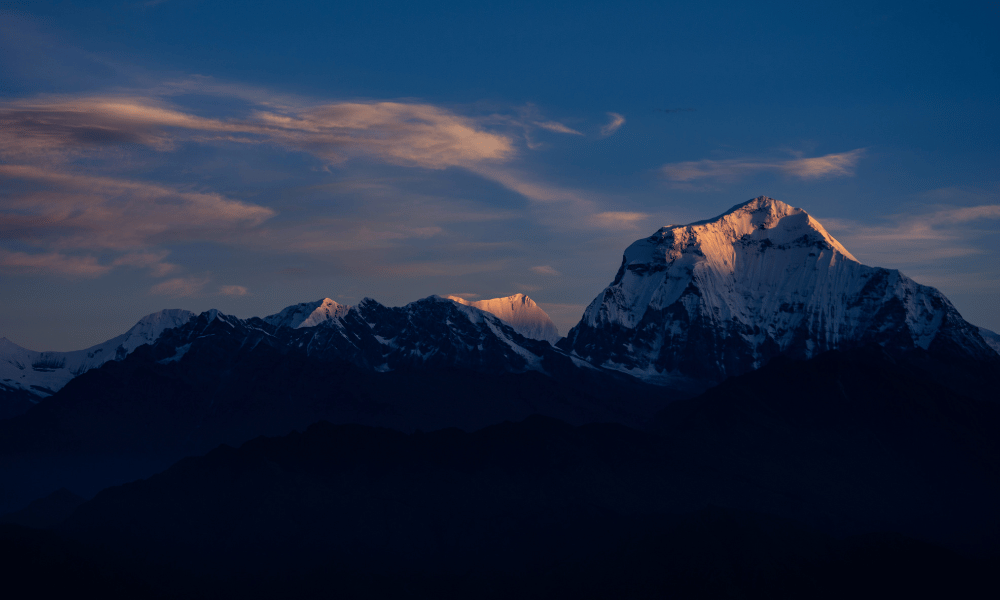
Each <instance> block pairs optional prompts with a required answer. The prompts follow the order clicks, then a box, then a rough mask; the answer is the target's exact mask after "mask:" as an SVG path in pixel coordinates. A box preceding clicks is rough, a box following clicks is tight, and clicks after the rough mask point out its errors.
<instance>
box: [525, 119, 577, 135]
mask: <svg viewBox="0 0 1000 600" xmlns="http://www.w3.org/2000/svg"><path fill="white" fill-rule="evenodd" d="M534 124H535V125H536V126H537V127H541V128H542V129H547V130H549V131H554V132H556V133H569V134H573V135H583V134H582V133H581V132H579V131H577V130H575V129H570V128H569V127H566V126H565V125H563V124H562V123H559V122H557V121H534Z"/></svg>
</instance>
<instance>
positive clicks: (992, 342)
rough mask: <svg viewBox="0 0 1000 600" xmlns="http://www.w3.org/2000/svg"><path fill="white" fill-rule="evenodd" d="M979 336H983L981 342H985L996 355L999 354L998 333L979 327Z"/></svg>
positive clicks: (999, 338)
mask: <svg viewBox="0 0 1000 600" xmlns="http://www.w3.org/2000/svg"><path fill="white" fill-rule="evenodd" d="M979 335H981V336H983V341H985V342H986V343H987V344H988V345H989V347H990V348H993V349H994V350H995V351H996V353H997V354H1000V333H997V332H995V331H990V330H989V329H986V328H985V327H980V328H979Z"/></svg>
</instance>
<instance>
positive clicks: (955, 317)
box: [559, 196, 996, 381]
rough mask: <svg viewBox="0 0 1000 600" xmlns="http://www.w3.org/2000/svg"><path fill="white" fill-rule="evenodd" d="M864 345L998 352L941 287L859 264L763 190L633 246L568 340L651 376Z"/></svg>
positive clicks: (710, 374)
mask: <svg viewBox="0 0 1000 600" xmlns="http://www.w3.org/2000/svg"><path fill="white" fill-rule="evenodd" d="M867 343H877V344H880V345H882V346H884V347H889V348H893V349H901V350H906V349H914V348H922V349H924V350H931V351H936V350H943V351H947V352H958V353H959V354H961V355H963V356H968V357H971V358H975V359H982V360H993V359H995V357H996V353H995V352H993V350H992V349H991V348H990V347H989V346H988V345H987V343H986V342H985V341H984V340H983V338H982V337H981V335H980V334H979V332H978V330H977V328H976V327H974V326H972V325H970V324H969V323H967V322H966V321H965V320H964V319H962V317H961V316H960V315H959V313H958V311H956V310H955V308H954V307H953V306H952V304H951V302H949V301H948V299H947V298H945V297H944V296H943V295H942V294H941V293H940V292H939V291H937V290H936V289H934V288H932V287H928V286H924V285H920V284H918V283H916V282H914V281H913V280H911V279H909V278H908V277H906V276H905V275H903V274H902V273H900V272H899V271H897V270H890V269H883V268H878V267H869V266H865V265H863V264H861V263H860V262H858V260H857V259H856V258H854V256H852V255H851V253H850V252H848V251H847V249H846V248H844V247H843V246H842V245H841V244H840V243H839V242H838V241H837V240H835V239H834V238H833V237H832V236H831V235H830V234H829V233H827V232H826V230H825V229H824V228H823V226H822V225H820V224H819V223H818V222H817V221H816V220H815V219H813V218H812V217H810V216H809V215H808V214H806V212H805V211H803V210H801V209H798V208H793V207H791V206H789V205H788V204H785V203H784V202H780V201H778V200H774V199H772V198H767V197H764V196H761V197H758V198H754V199H753V200H750V201H748V202H745V203H743V204H739V205H737V206H735V207H733V208H732V209H731V210H729V211H728V212H726V213H725V214H723V215H720V216H718V217H716V218H714V219H710V220H707V221H700V222H697V223H692V224H690V225H669V226H667V227H663V228H661V229H660V230H659V231H657V232H656V233H654V234H653V235H652V236H650V237H648V238H645V239H641V240H638V241H636V242H635V243H633V244H632V245H631V246H629V247H628V248H627V249H626V250H625V255H624V257H623V259H622V265H621V268H620V269H619V270H618V273H617V275H616V276H615V279H614V281H613V282H612V283H611V285H609V286H608V287H607V288H606V289H605V290H604V291H603V292H602V293H601V294H600V295H599V296H597V298H595V299H594V301H593V302H591V304H590V305H589V307H588V308H587V310H586V312H585V313H584V316H583V319H582V320H581V321H580V323H579V324H578V325H577V326H576V327H574V328H573V329H572V330H570V332H569V334H568V335H567V337H566V338H565V339H563V340H562V341H561V342H560V343H559V346H560V347H561V348H563V349H565V350H567V351H571V352H573V353H574V354H575V355H577V356H579V357H581V358H583V359H585V360H587V361H589V362H591V363H593V364H595V365H601V366H604V367H608V368H614V369H618V370H621V371H624V372H627V373H631V374H633V375H637V376H640V377H643V378H646V379H650V380H654V379H657V378H669V377H670V376H678V375H679V376H688V377H695V378H702V379H706V378H707V379H712V380H716V381H718V380H721V379H724V378H725V377H727V376H731V375H737V374H740V373H745V372H748V371H750V370H753V369H756V368H758V367H760V366H762V365H763V364H764V363H766V362H767V361H768V360H769V359H770V358H772V357H774V356H777V355H785V356H789V357H796V358H808V357H812V356H815V355H816V354H818V353H820V352H823V351H825V350H829V349H833V348H848V347H851V346H857V345H863V344H867Z"/></svg>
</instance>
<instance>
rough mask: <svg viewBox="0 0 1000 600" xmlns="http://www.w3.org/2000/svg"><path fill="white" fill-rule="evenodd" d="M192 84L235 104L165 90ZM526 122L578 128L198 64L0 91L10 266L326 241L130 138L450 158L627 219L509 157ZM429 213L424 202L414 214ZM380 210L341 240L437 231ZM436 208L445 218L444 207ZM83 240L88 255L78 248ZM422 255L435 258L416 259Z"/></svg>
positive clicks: (178, 283) (168, 288)
mask: <svg viewBox="0 0 1000 600" xmlns="http://www.w3.org/2000/svg"><path fill="white" fill-rule="evenodd" d="M199 91H201V92H204V93H207V94H209V95H217V96H220V98H221V99H222V100H225V99H226V98H229V99H232V100H238V102H235V103H234V107H235V106H239V107H242V108H239V109H237V108H233V114H232V116H231V117H212V118H209V117H205V116H199V115H196V114H191V113H190V111H186V110H185V109H183V108H180V107H178V106H176V105H174V104H172V103H171V102H169V99H170V97H171V96H177V95H179V96H183V95H184V94H190V93H196V92H199ZM247 106H249V108H247ZM609 115H610V116H611V117H612V120H611V122H610V123H609V124H608V125H607V126H605V128H604V129H602V132H604V133H605V134H606V135H610V134H611V133H614V131H615V130H617V128H619V127H620V126H621V124H622V123H624V118H623V117H621V115H618V114H616V113H610V114H609ZM532 126H533V127H535V128H538V129H545V130H548V131H553V132H557V133H562V134H571V135H580V132H579V131H576V130H574V129H571V128H569V127H567V126H566V125H564V124H562V123H559V122H557V121H552V120H544V119H538V118H537V117H535V118H534V119H530V118H529V119H527V120H525V119H511V118H508V117H503V116H497V115H491V116H489V117H479V118H477V117H470V116H463V115H460V114H458V113H456V112H454V111H452V110H449V109H446V108H442V107H439V106H434V105H430V104H421V103H406V102H374V101H373V102H330V103H321V104H307V103H303V102H301V101H299V100H297V99H294V98H288V97H279V96H271V97H269V96H268V95H267V93H266V92H263V91H260V90H258V91H256V92H254V93H253V94H250V95H246V94H242V93H240V94H237V93H236V92H234V91H233V88H232V87H231V86H224V85H223V86H219V85H217V84H215V83H214V82H212V81H208V80H203V79H198V78H194V79H191V80H189V81H187V82H184V83H183V84H169V85H167V84H164V85H162V86H160V87H159V88H153V89H150V90H146V92H145V93H133V94H131V95H120V96H94V95H91V96H49V97H44V98H35V99H20V100H18V99H15V100H7V101H3V102H0V160H2V161H3V164H0V181H2V182H3V184H4V186H5V187H6V193H5V196H4V201H3V205H2V206H0V234H2V235H3V237H4V239H6V240H11V241H14V242H16V243H20V244H22V245H24V246H26V247H27V248H24V249H29V248H32V247H33V248H35V251H36V254H27V253H24V252H21V253H19V254H12V253H11V252H10V251H8V252H7V254H6V257H7V258H6V259H5V260H6V263H10V264H9V265H7V269H8V270H10V269H14V268H16V269H18V270H19V272H29V271H30V272H45V271H46V270H47V271H48V272H50V273H54V274H67V273H70V272H74V273H77V274H78V275H80V276H83V274H86V275H85V276H98V275H100V274H104V273H107V272H108V271H110V270H112V269H116V268H140V269H146V270H147V272H148V274H149V275H151V276H154V277H167V276H169V275H172V274H176V272H177V271H178V270H182V269H181V267H179V266H178V265H174V264H171V263H168V262H165V261H164V258H165V257H166V254H167V253H166V251H165V250H163V248H162V245H163V244H166V243H178V242H186V241H199V240H209V241H213V242H220V243H234V244H247V243H251V244H256V243H260V242H262V241H264V242H266V243H271V244H273V245H274V246H275V247H276V248H286V249H287V251H310V249H311V248H314V249H315V250H316V251H320V250H321V249H322V248H329V242H324V241H323V240H322V239H321V238H322V233H323V232H321V231H318V230H316V228H315V227H313V225H312V224H311V223H307V222H305V221H299V222H296V221H294V220H291V221H289V220H288V219H286V220H284V221H283V222H282V223H281V224H280V225H278V226H275V225H273V224H267V222H268V221H270V220H272V218H273V217H275V216H276V215H277V211H275V210H273V209H271V208H268V207H266V206H262V205H257V204H252V203H249V202H245V201H240V200H235V199H232V198H228V197H226V196H225V195H223V194H221V193H217V192H213V191H208V190H204V189H201V190H196V189H191V188H181V187H178V186H177V185H173V184H167V183H162V182H153V181H145V180H142V179H141V178H136V177H135V176H132V177H129V176H123V175H122V173H121V170H122V168H127V167H128V165H129V164H131V163H130V161H131V159H130V158H129V157H130V156H133V155H134V154H135V150H136V149H141V148H145V149H147V156H148V150H152V151H153V152H154V153H167V152H173V151H176V150H178V149H179V148H181V147H182V146H184V145H192V144H193V145H212V146H216V147H221V148H225V147H226V146H227V145H228V146H236V147H238V146H244V147H261V146H262V145H267V146H270V147H271V148H278V149H281V150H283V151H286V152H296V153H305V154H307V155H310V156H312V157H315V158H316V159H318V160H319V161H321V162H322V163H323V164H325V165H329V166H336V165H345V163H347V162H348V161H350V160H354V159H368V160H371V161H374V162H376V163H382V164H389V165H396V166H402V167H411V168H422V169H428V170H436V171H440V170H444V169H449V168H461V169H464V170H466V171H469V172H471V173H474V174H476V175H478V176H480V177H483V178H484V179H487V180H490V181H492V182H494V183H497V184H499V185H501V186H502V187H504V188H506V189H508V190H511V191H513V192H515V193H517V194H519V195H521V196H523V197H524V198H526V199H527V200H529V201H530V204H531V206H533V207H534V208H532V209H531V210H532V211H533V213H534V216H535V218H537V219H539V220H540V221H541V222H544V223H547V224H549V225H554V226H557V227H560V228H569V229H573V228H577V229H578V228H586V229H593V228H600V227H606V226H611V227H621V226H628V224H629V223H631V222H633V221H634V220H635V217H633V216H630V214H629V213H604V212H601V211H600V209H599V202H598V201H597V200H596V199H594V198H592V197H589V195H586V194H583V193H581V192H578V191H575V190H568V189H563V188H560V187H558V186H552V185H548V184H545V183H540V182H538V181H536V180H534V179H532V178H531V177H530V176H528V175H525V174H524V173H521V172H519V171H518V170H517V169H516V168H512V165H511V163H512V162H513V161H515V160H516V159H517V158H518V156H519V151H518V149H517V143H516V142H517V139H518V138H517V136H516V135H514V134H512V133H511V131H513V130H516V129H517V128H518V127H532ZM498 127H499V129H498ZM505 127H506V129H504V128H505ZM526 135H527V134H525V136H526ZM525 140H526V137H525ZM439 212H440V211H439ZM482 212H483V211H481V210H474V211H472V212H471V213H470V215H471V217H469V218H473V219H479V218H481V217H482V216H483V215H482V214H480V213H482ZM492 212H493V213H495V212H496V211H495V210H494V211H492ZM431 213H433V210H431V211H430V212H428V211H423V212H422V217H426V215H428V214H431ZM473 213H474V214H473ZM491 214H492V213H491ZM500 217H503V218H509V215H506V216H505V215H500ZM500 217H497V216H495V215H494V216H492V217H491V218H500ZM380 219H381V220H379V221H369V222H368V223H367V224H366V223H363V222H359V223H358V226H357V227H354V228H353V229H352V230H351V231H352V233H353V234H355V235H350V236H346V237H345V236H340V238H339V239H340V242H338V244H340V245H344V247H346V248H354V247H358V248H360V247H371V246H377V247H387V246H390V245H392V244H393V243H397V244H398V243H403V242H404V241H406V240H420V239H429V238H433V237H435V236H440V235H443V234H445V233H446V232H445V229H444V228H442V227H441V226H440V225H439V224H437V223H434V222H431V221H430V220H429V217H426V218H422V219H420V222H410V223H392V222H387V221H385V220H384V215H383V216H382V217H380ZM443 219H444V220H443V221H441V222H442V223H443V222H444V221H449V222H450V221H454V220H455V218H454V217H453V216H448V217H443ZM341 220H342V221H344V222H345V223H347V222H349V221H351V219H350V218H347V219H341ZM362 221H363V220H362ZM327 233H329V232H327ZM317 236H318V237H317ZM329 237H330V236H329V235H327V236H326V238H327V239H329ZM313 238H315V239H313ZM310 239H313V241H312V242H310V241H309V240H310ZM288 241H290V242H292V243H286V242H288ZM20 249H21V248H19V250H20ZM67 251H69V253H67ZM88 252H89V253H90V254H94V256H81V255H80V254H81V253H88ZM32 256H34V257H35V258H31V257H32ZM15 263H16V264H17V265H20V266H16V267H15V266H14V265H15ZM487 263H488V265H487V266H488V268H491V269H492V268H494V265H493V263H490V262H489V261H487ZM487 263H483V264H487ZM427 269H430V270H433V268H432V267H430V266H425V267H424V268H423V270H427ZM206 285H207V283H204V282H201V280H200V279H198V278H184V277H175V278H174V279H170V280H168V281H164V282H161V283H160V284H157V285H156V286H154V288H153V289H154V293H157V294H168V295H190V294H194V293H201V292H203V291H204V290H205V286H206Z"/></svg>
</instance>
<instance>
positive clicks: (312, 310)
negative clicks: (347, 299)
mask: <svg viewBox="0 0 1000 600" xmlns="http://www.w3.org/2000/svg"><path fill="white" fill-rule="evenodd" d="M365 300H368V298H366V299H365ZM350 310H351V307H350V306H348V305H346V304H340V303H339V302H337V301H336V300H333V299H331V298H321V299H319V300H315V301H313V302H301V303H299V304H293V305H291V306H287V307H285V308H284V309H282V310H281V311H280V312H278V313H275V314H273V315H270V316H267V317H264V319H263V320H264V322H265V323H269V324H271V325H274V326H275V327H289V328H291V329H299V328H301V327H315V326H317V325H321V324H324V323H335V322H336V321H337V319H339V318H341V317H343V316H344V315H346V314H347V313H348V311H350Z"/></svg>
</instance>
